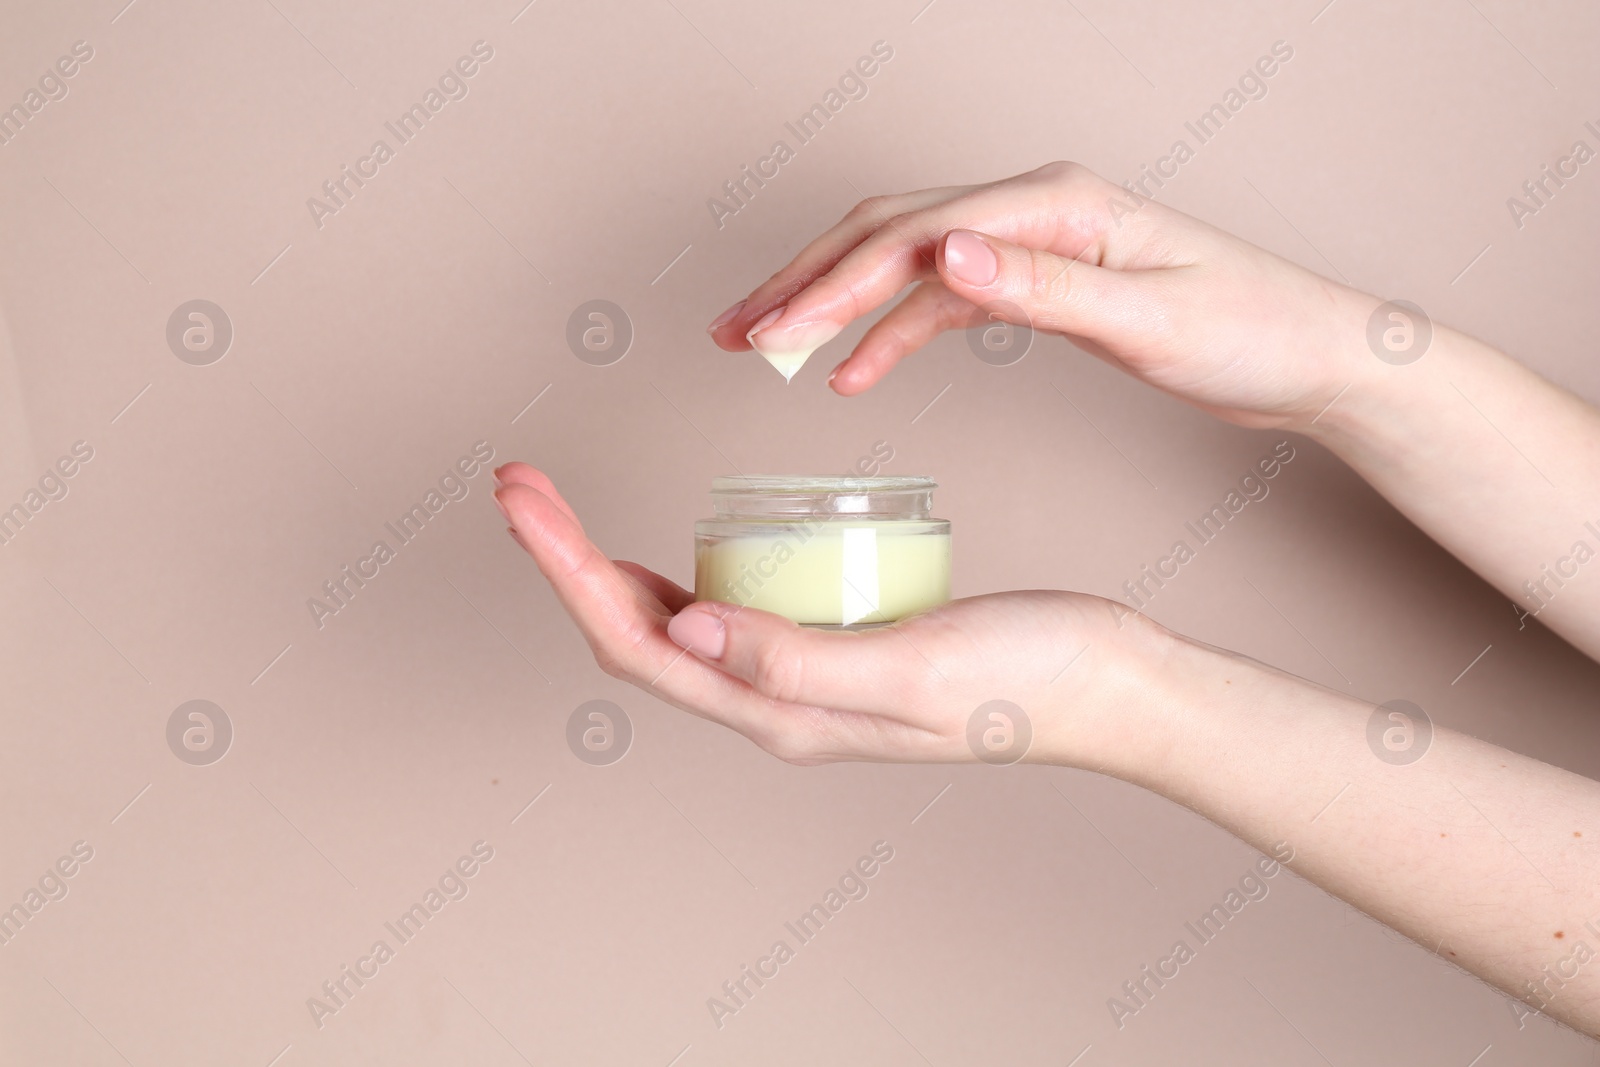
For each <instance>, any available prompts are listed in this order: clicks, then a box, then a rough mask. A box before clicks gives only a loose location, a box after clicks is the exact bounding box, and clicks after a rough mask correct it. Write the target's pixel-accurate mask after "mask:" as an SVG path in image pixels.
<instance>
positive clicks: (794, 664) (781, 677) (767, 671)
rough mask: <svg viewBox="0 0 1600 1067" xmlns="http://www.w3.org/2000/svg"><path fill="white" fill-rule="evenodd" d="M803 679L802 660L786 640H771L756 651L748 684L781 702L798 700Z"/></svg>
mask: <svg viewBox="0 0 1600 1067" xmlns="http://www.w3.org/2000/svg"><path fill="white" fill-rule="evenodd" d="M804 678H805V660H804V658H803V657H802V656H801V655H800V654H799V652H797V651H796V650H795V649H793V648H792V647H790V645H789V642H788V640H787V639H779V640H777V641H771V642H768V643H766V644H764V645H762V646H761V648H760V649H759V650H758V651H757V652H756V655H755V660H754V662H753V665H752V669H751V677H750V684H752V685H754V686H755V687H756V691H757V692H760V693H763V694H765V695H766V696H769V697H771V698H772V699H773V700H778V701H782V702H784V703H786V704H787V703H795V702H797V701H798V699H799V696H800V693H801V690H802V687H803V685H804Z"/></svg>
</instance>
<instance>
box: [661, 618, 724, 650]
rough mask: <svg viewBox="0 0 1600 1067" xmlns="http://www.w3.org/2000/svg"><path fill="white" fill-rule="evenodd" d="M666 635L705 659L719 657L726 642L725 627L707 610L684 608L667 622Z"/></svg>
mask: <svg viewBox="0 0 1600 1067" xmlns="http://www.w3.org/2000/svg"><path fill="white" fill-rule="evenodd" d="M667 636H668V637H670V638H672V640H673V641H675V642H677V644H678V645H679V646H680V647H682V648H686V649H688V650H689V651H690V652H693V653H695V654H697V655H701V656H704V657H705V658H706V659H719V658H721V656H722V650H723V648H724V647H725V646H726V645H727V643H728V630H727V627H725V626H723V625H722V620H721V619H719V618H717V617H716V616H715V615H713V614H712V613H711V612H709V611H696V610H695V609H694V608H693V607H687V608H684V609H683V610H682V611H680V612H679V613H678V614H676V615H674V616H673V617H672V621H671V622H669V623H667Z"/></svg>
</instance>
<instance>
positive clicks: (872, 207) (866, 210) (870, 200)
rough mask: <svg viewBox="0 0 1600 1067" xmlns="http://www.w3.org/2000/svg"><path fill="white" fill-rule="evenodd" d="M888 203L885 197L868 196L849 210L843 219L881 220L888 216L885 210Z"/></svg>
mask: <svg viewBox="0 0 1600 1067" xmlns="http://www.w3.org/2000/svg"><path fill="white" fill-rule="evenodd" d="M888 201H889V198H888V197H886V196H869V197H867V198H866V199H865V200H862V201H860V202H858V203H857V204H856V206H855V207H853V208H851V209H850V211H849V213H848V214H846V215H845V218H847V219H875V220H882V219H883V218H885V217H886V216H887V215H888V212H887V210H886V208H887V206H888Z"/></svg>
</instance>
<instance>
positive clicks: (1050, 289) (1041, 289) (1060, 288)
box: [1028, 249, 1072, 303]
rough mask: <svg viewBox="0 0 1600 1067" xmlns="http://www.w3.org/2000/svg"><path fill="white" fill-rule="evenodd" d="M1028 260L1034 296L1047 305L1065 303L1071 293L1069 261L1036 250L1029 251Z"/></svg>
mask: <svg viewBox="0 0 1600 1067" xmlns="http://www.w3.org/2000/svg"><path fill="white" fill-rule="evenodd" d="M1028 258H1029V267H1030V270H1031V274H1032V278H1031V281H1032V289H1033V293H1034V295H1035V296H1036V297H1038V298H1039V299H1040V300H1042V301H1046V302H1049V303H1059V302H1062V301H1065V300H1066V299H1067V296H1068V295H1069V294H1070V293H1071V292H1072V277H1071V275H1070V273H1069V269H1070V267H1071V261H1070V260H1065V259H1062V258H1061V257H1060V256H1053V255H1051V254H1050V253H1048V252H1041V251H1038V250H1037V249H1030V251H1029V257H1028Z"/></svg>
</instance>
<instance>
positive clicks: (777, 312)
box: [744, 304, 789, 344]
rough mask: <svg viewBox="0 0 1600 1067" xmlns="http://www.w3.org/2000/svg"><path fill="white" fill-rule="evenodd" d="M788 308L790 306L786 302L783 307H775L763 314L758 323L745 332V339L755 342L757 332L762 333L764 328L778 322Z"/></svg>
mask: <svg viewBox="0 0 1600 1067" xmlns="http://www.w3.org/2000/svg"><path fill="white" fill-rule="evenodd" d="M788 310H789V306H788V305H787V304H785V305H784V306H783V307H781V308H773V309H772V310H771V311H769V312H767V313H766V314H765V315H763V316H761V318H760V319H759V320H758V321H757V322H756V324H755V325H754V326H752V327H750V329H749V330H747V331H746V332H745V335H744V339H745V340H746V341H749V342H750V343H751V344H755V337H756V334H758V333H760V332H761V331H762V330H765V329H766V328H767V327H768V326H771V325H772V324H773V323H775V322H777V321H778V319H780V318H782V317H783V313H784V312H785V311H788Z"/></svg>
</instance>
